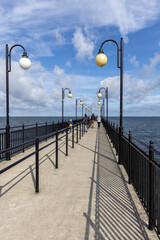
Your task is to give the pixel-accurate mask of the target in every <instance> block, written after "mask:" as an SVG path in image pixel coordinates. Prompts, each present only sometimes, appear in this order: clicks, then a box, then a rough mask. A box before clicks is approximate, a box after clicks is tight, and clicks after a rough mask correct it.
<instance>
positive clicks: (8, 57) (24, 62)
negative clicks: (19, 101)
mask: <svg viewBox="0 0 160 240" xmlns="http://www.w3.org/2000/svg"><path fill="white" fill-rule="evenodd" d="M15 47H21V48H22V49H23V55H22V58H21V59H20V61H19V65H20V67H21V68H23V69H24V70H28V69H29V68H30V67H31V61H30V60H29V58H28V56H27V52H26V50H25V48H24V47H23V46H22V45H20V44H15V45H13V46H12V47H11V48H10V50H9V48H8V44H6V148H10V123H9V72H11V52H12V49H13V48H15ZM6 160H10V152H8V153H6Z"/></svg>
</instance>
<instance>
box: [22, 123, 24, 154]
mask: <svg viewBox="0 0 160 240" xmlns="http://www.w3.org/2000/svg"><path fill="white" fill-rule="evenodd" d="M22 138H23V143H24V124H23V125H22ZM23 152H24V146H23Z"/></svg>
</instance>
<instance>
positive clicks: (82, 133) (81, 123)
mask: <svg viewBox="0 0 160 240" xmlns="http://www.w3.org/2000/svg"><path fill="white" fill-rule="evenodd" d="M81 126H82V137H83V122H82V123H81Z"/></svg>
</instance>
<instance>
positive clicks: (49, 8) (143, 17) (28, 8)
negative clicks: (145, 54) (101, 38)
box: [0, 0, 160, 58]
mask: <svg viewBox="0 0 160 240" xmlns="http://www.w3.org/2000/svg"><path fill="white" fill-rule="evenodd" d="M159 12H160V5H159V0H152V1H149V0H135V1H132V0H127V1H126V0H124V1H119V0H114V1H113V0H102V1H99V0H95V1H94V3H93V1H91V0H88V1H87V2H86V0H81V1H75V0H67V1H65V0H62V1H58V0H54V1H52V0H30V1H29V0H21V1H19V0H15V1H12V2H11V1H10V2H9V4H8V2H6V1H2V2H1V7H0V22H1V28H0V35H1V39H0V43H3V44H4V43H5V42H8V39H12V41H13V42H15V41H18V40H19V39H21V40H22V41H23V43H26V44H30V46H31V47H32V48H33V50H34V51H35V54H36V55H38V54H41V56H47V55H48V56H52V55H53V52H52V50H51V45H53V44H57V43H58V44H59V45H62V44H64V42H66V38H65V37H64V32H70V31H72V32H73V31H74V29H75V28H77V27H79V28H85V27H86V26H87V27H88V26H89V27H90V28H99V27H110V26H113V27H117V28H118V29H119V31H120V33H121V35H122V36H123V37H124V38H125V39H126V40H127V35H128V33H131V32H135V31H137V30H140V29H143V28H145V27H146V26H148V25H152V24H153V23H154V22H156V21H157V20H158V19H159V17H160V14H159ZM78 36H79V37H80V41H81V45H83V47H84V48H85V49H86V48H87V46H86V47H85V43H84V39H85V37H84V35H83V34H82V32H81V30H80V29H79V30H77V31H76V32H75V34H74V39H76V37H78ZM46 37H47V38H48V42H47V44H46V41H45V38H46ZM73 43H74V45H75V47H76V48H77V50H78V49H79V52H78V53H77V57H78V58H81V57H83V56H84V51H83V50H82V46H81V45H80V46H78V45H76V43H75V42H74V41H73ZM37 48H38V49H41V51H38V49H37ZM93 48H94V45H93V43H92V41H89V50H88V51H89V55H88V56H89V57H90V58H91V57H92V49H93Z"/></svg>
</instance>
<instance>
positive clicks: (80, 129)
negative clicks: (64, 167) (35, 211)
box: [0, 120, 90, 192]
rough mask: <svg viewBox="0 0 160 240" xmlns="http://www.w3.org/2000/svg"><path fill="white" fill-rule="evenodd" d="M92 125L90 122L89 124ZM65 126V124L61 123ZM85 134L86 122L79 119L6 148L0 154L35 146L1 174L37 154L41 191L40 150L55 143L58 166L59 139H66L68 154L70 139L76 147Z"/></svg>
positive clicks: (66, 153)
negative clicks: (42, 143) (42, 144)
mask: <svg viewBox="0 0 160 240" xmlns="http://www.w3.org/2000/svg"><path fill="white" fill-rule="evenodd" d="M89 125H90V124H89ZM60 126H64V124H63V125H59V127H60ZM84 134H85V129H84V122H83V121H82V120H81V121H80V120H79V122H78V123H75V124H74V125H73V127H72V129H71V128H70V127H68V126H67V127H65V128H61V129H59V130H58V129H57V130H56V131H54V132H52V133H49V134H46V135H43V136H36V137H34V138H33V139H31V140H29V141H26V142H24V143H22V144H18V145H17V146H14V147H11V148H9V149H5V150H2V151H0V154H6V153H7V152H11V151H15V150H16V149H19V148H26V146H28V145H32V146H35V148H34V149H33V151H32V152H31V153H29V154H28V155H25V156H24V157H22V158H21V159H19V160H18V161H16V162H14V163H11V164H10V165H8V166H7V167H5V168H3V169H0V174H3V173H4V172H6V171H8V170H9V169H10V168H12V167H14V166H16V165H17V164H19V163H21V162H23V161H24V160H26V159H28V158H29V157H31V156H33V155H35V192H39V152H40V151H41V150H43V149H45V148H47V147H48V146H50V145H52V144H54V143H55V145H56V146H55V168H58V160H59V157H58V152H59V140H61V139H64V144H66V148H65V149H66V152H65V155H66V156H68V145H69V144H68V142H69V140H70V141H71V142H72V145H71V147H72V148H74V143H75V142H76V143H78V141H79V139H81V137H82V136H83V135H84ZM47 139H50V140H51V141H49V143H47V142H46V144H45V145H44V146H43V147H42V146H40V143H41V142H45V141H46V140H47Z"/></svg>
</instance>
